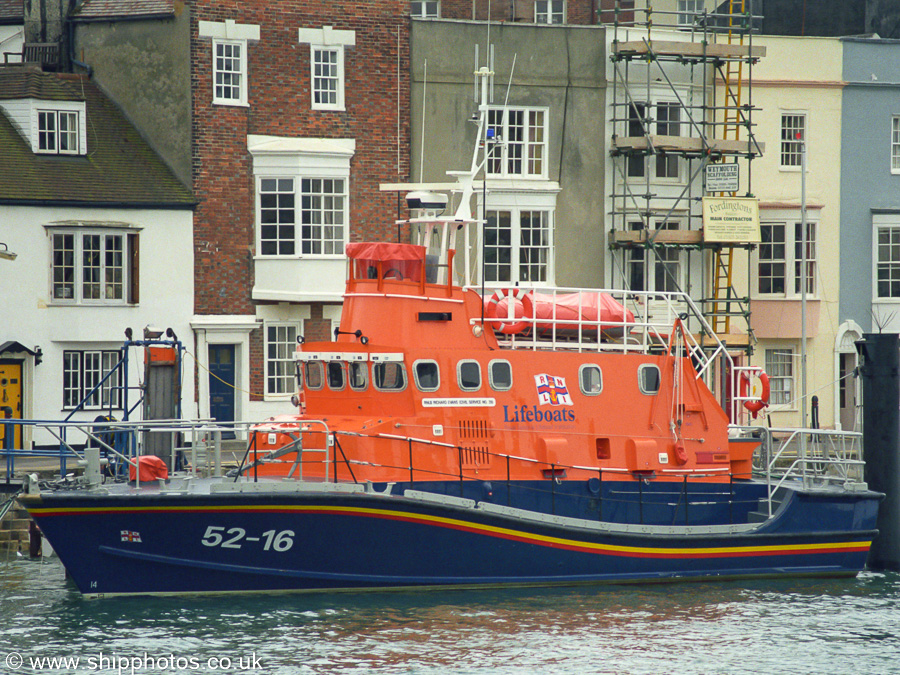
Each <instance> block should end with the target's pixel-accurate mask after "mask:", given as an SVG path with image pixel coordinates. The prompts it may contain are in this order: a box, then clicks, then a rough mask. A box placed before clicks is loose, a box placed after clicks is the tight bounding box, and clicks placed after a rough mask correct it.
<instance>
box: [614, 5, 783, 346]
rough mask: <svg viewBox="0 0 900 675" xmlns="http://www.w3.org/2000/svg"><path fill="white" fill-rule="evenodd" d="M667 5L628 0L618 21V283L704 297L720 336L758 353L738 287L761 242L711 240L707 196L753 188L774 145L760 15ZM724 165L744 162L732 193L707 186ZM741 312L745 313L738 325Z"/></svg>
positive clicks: (734, 175) (747, 8)
mask: <svg viewBox="0 0 900 675" xmlns="http://www.w3.org/2000/svg"><path fill="white" fill-rule="evenodd" d="M657 2H658V4H659V5H660V6H662V8H661V9H654V7H653V2H652V0H648V1H647V2H646V6H637V5H638V4H639V3H635V2H634V0H616V10H615V13H614V18H613V22H612V23H613V25H612V31H611V33H612V40H611V44H610V61H611V68H612V73H611V78H610V79H611V80H612V82H611V84H612V86H611V105H610V111H611V113H610V114H611V119H610V127H611V130H612V135H611V146H610V152H611V155H612V157H613V162H612V166H613V170H612V171H611V174H612V177H611V181H612V187H611V189H610V192H609V194H610V216H611V228H610V231H609V241H608V244H609V247H610V249H612V252H613V260H614V264H613V265H612V279H611V282H612V285H613V286H614V287H618V286H622V287H624V288H626V289H629V290H640V291H659V292H663V291H666V292H670V291H682V292H684V293H687V294H688V295H689V296H691V297H692V298H698V299H699V304H700V305H701V307H702V308H703V313H704V315H705V317H706V319H707V321H708V323H709V325H710V326H711V327H712V329H713V332H715V333H716V334H717V335H718V336H719V339H720V340H722V342H723V343H725V344H726V345H728V346H729V347H733V348H735V349H736V350H737V349H739V350H742V351H744V352H746V353H747V354H749V353H750V351H751V350H752V344H753V342H754V340H753V333H752V329H751V326H750V311H749V299H748V298H747V297H740V296H738V294H737V293H736V292H735V289H734V284H733V281H734V252H735V249H738V250H741V249H742V250H745V251H748V252H749V251H750V250H751V249H752V248H753V247H754V243H752V242H748V241H734V242H725V243H723V242H721V241H707V239H706V238H705V236H704V230H703V213H702V202H703V197H704V196H714V195H716V196H726V195H728V196H731V197H737V196H738V195H741V196H743V197H751V198H752V196H753V193H752V174H751V168H752V162H753V159H754V158H756V157H758V156H760V155H761V154H762V151H763V147H762V145H761V144H760V143H759V142H758V141H757V139H756V138H755V136H754V124H753V111H754V107H753V105H752V101H751V95H752V67H753V65H754V64H755V63H756V62H757V61H758V60H759V59H760V58H762V57H763V56H764V55H765V48H764V47H761V46H756V45H754V44H753V40H752V37H753V33H754V30H755V27H756V26H757V25H758V22H759V20H760V17H758V16H755V15H754V14H753V13H752V11H751V8H752V0H725V2H721V3H714V2H713V0H694V2H689V3H678V5H677V6H676V5H675V3H674V2H670V3H666V0H657ZM707 5H708V7H707ZM712 164H721V165H728V164H731V165H734V167H733V170H732V167H726V168H727V171H725V172H724V173H726V174H727V175H728V176H729V177H730V178H731V180H729V181H726V183H725V184H724V185H723V186H722V187H723V188H724V189H723V191H719V192H713V191H712V190H711V189H709V188H712V187H716V186H713V185H712V184H711V183H710V184H709V185H707V178H706V177H707V167H708V166H709V165H712ZM738 177H739V178H738ZM735 181H736V182H735ZM732 183H733V184H732ZM731 188H734V189H731ZM747 267H748V270H749V265H748V266H747ZM698 278H699V282H698ZM747 288H749V279H748V284H747ZM733 317H740V318H742V319H743V320H744V325H743V326H739V327H737V328H738V330H736V331H732V321H731V319H732V318H733ZM741 329H743V330H741Z"/></svg>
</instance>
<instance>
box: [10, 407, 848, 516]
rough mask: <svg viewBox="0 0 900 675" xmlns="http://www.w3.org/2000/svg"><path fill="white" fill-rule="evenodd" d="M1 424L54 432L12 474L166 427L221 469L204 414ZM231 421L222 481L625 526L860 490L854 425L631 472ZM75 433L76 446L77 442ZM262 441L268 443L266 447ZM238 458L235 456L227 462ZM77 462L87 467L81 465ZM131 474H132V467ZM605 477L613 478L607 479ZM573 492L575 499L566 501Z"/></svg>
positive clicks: (119, 456)
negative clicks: (532, 504) (364, 488)
mask: <svg viewBox="0 0 900 675" xmlns="http://www.w3.org/2000/svg"><path fill="white" fill-rule="evenodd" d="M4 424H6V425H7V427H6V430H5V431H6V435H5V438H10V437H11V436H12V431H13V430H12V427H13V426H14V425H20V424H21V425H33V426H35V427H37V428H41V429H44V430H45V431H47V432H48V433H52V434H53V435H55V436H57V438H59V439H60V445H59V450H58V451H55V450H54V451H47V450H45V451H25V450H14V449H9V448H6V449H3V450H2V451H0V454H3V455H5V456H6V459H7V477H9V476H11V475H12V473H13V464H12V463H13V462H14V460H15V459H16V458H17V457H24V456H28V455H31V456H52V457H59V458H60V460H61V470H62V471H61V473H62V475H63V476H67V473H66V467H65V460H69V461H72V460H82V461H85V460H86V455H87V454H89V453H87V452H86V451H85V449H84V448H85V446H93V447H94V448H95V450H94V453H98V452H99V451H102V452H103V453H104V454H105V455H106V457H107V459H108V460H109V461H110V463H111V464H115V465H116V470H115V471H113V472H112V475H110V479H113V480H118V481H123V480H128V479H129V467H134V466H135V465H136V463H137V462H138V461H139V460H138V456H139V455H141V454H142V452H143V448H142V447H141V445H142V442H144V441H146V439H147V438H148V437H150V436H151V435H154V434H168V435H169V436H170V438H171V439H172V455H171V456H170V457H169V458H168V460H169V463H170V467H171V468H172V469H173V470H174V469H180V471H181V473H182V474H183V475H185V474H186V475H189V476H191V477H201V476H222V472H223V470H224V469H226V468H227V467H224V466H223V461H222V456H221V455H222V450H221V445H222V440H221V435H222V433H223V432H224V431H225V430H231V427H221V426H217V425H215V424H211V423H210V420H192V421H174V420H170V421H147V422H109V423H104V424H102V425H98V424H97V423H90V422H67V423H60V422H47V421H38V420H15V421H10V422H4ZM239 426H241V427H242V429H241V431H243V430H246V431H247V432H248V438H249V439H250V440H249V442H248V443H247V444H246V445H245V446H244V447H245V450H244V451H243V452H242V453H238V455H237V456H236V457H235V462H234V463H233V464H232V466H234V465H235V464H236V465H237V467H238V468H237V469H231V471H230V472H229V474H228V476H229V477H230V478H225V480H233V481H234V482H238V481H243V482H247V481H251V482H255V481H258V480H260V478H263V477H264V476H265V475H268V476H269V477H272V476H273V475H274V476H277V477H281V478H283V479H285V480H287V481H289V482H297V483H301V482H307V483H357V484H358V483H372V482H379V483H398V482H399V483H403V484H408V485H410V486H413V485H415V486H421V485H423V484H431V485H430V487H432V488H435V487H436V486H439V487H436V489H440V490H443V491H444V492H445V493H446V494H447V495H448V496H458V497H463V498H476V499H478V498H479V495H482V494H483V492H484V491H485V490H491V491H492V492H494V493H496V495H497V499H495V502H494V503H500V504H502V503H503V501H506V502H507V505H513V506H516V505H517V504H521V503H523V502H526V503H527V502H528V501H529V500H532V501H540V500H543V503H544V506H545V507H548V508H546V510H547V511H548V512H549V513H550V514H553V515H561V516H566V515H571V514H572V513H573V512H576V511H578V509H581V511H580V512H579V513H582V512H584V511H585V509H587V510H589V511H590V512H591V514H593V515H592V517H595V518H597V519H599V520H603V521H606V520H608V518H607V516H605V515H604V513H606V514H607V515H608V514H609V513H610V512H611V511H612V512H616V511H617V510H618V512H619V513H621V512H622V510H625V511H628V512H629V513H630V516H629V517H630V518H632V519H633V521H634V522H635V523H637V524H659V523H657V522H654V520H653V516H652V515H648V514H652V513H653V512H654V509H656V510H657V512H658V511H659V509H664V508H669V509H670V510H669V511H668V513H669V516H668V517H669V518H670V519H671V517H672V513H673V512H674V514H675V516H674V517H675V519H676V521H677V522H674V523H667V524H678V525H682V524H683V525H695V524H705V523H702V522H700V520H702V518H703V516H698V515H697V514H703V513H704V511H706V512H707V513H708V511H709V509H710V508H717V509H719V510H720V514H721V513H724V510H725V509H727V510H728V514H729V516H728V519H727V521H730V522H731V523H732V524H735V525H737V524H739V523H745V524H746V523H747V515H748V513H750V512H751V511H753V510H754V509H755V508H756V509H758V511H761V512H763V513H764V514H765V513H767V515H768V516H771V515H772V513H773V512H774V510H775V509H776V508H777V501H776V495H777V494H778V493H779V492H780V491H782V488H784V487H785V486H787V485H789V484H790V485H791V486H795V485H796V484H797V483H800V484H801V485H802V486H803V487H804V488H807V489H815V488H825V487H829V486H831V487H834V486H843V487H844V488H847V489H850V490H860V489H864V487H865V484H864V483H863V482H862V477H863V461H862V458H861V449H860V445H861V434H859V433H855V432H841V431H833V430H825V429H767V428H763V427H749V428H738V427H735V428H733V430H732V432H733V434H734V435H738V434H741V435H747V434H751V435H753V437H754V438H756V439H758V440H759V441H760V447H759V449H758V450H757V452H756V454H755V455H754V460H753V469H752V472H749V473H735V472H734V471H733V470H732V469H731V467H721V468H697V469H691V468H687V467H682V468H665V469H662V470H660V471H658V472H641V471H634V470H631V469H629V468H627V467H624V466H622V467H615V466H602V467H600V466H596V465H593V466H590V465H586V466H581V465H576V464H566V463H561V462H549V461H543V460H540V459H537V458H534V457H523V456H517V455H514V454H507V453H495V452H490V451H489V450H487V448H481V447H479V448H473V447H466V446H464V445H455V444H452V443H446V442H441V441H438V440H432V439H426V438H417V437H414V436H408V435H402V434H385V433H364V432H351V431H337V430H333V429H331V428H329V426H328V424H327V423H325V422H323V421H317V420H291V419H279V420H267V421H264V422H260V423H255V424H249V423H245V424H241V425H239ZM273 434H274V438H273V437H272V435H273ZM76 438H80V439H81V440H82V442H83V443H84V445H82V446H80V447H79V446H78V444H77V443H76ZM261 438H265V439H266V443H265V445H263V444H262V443H261V442H259V441H260V439H261ZM188 439H190V442H188ZM273 441H276V443H275V444H276V445H278V447H272V445H273ZM359 442H364V443H367V444H369V443H380V444H384V443H387V444H388V445H387V446H386V447H387V448H388V449H391V446H393V445H394V444H396V445H398V446H399V449H400V451H397V450H398V448H397V447H394V450H393V452H387V453H385V454H384V455H382V456H393V457H395V458H398V459H400V458H402V459H401V460H400V461H399V462H397V463H396V465H386V464H375V463H373V462H370V461H366V460H365V459H363V458H362V457H364V456H365V455H361V454H360V453H359V452H357V451H356V450H357V448H354V447H353V445H356V444H357V443H359ZM258 448H259V451H257V449H258ZM426 450H427V452H426ZM435 451H437V452H435ZM442 453H443V456H442ZM366 454H368V453H366ZM379 454H381V453H379ZM241 455H242V459H240V460H239V461H238V459H239V458H240V457H241ZM395 461H396V460H395ZM85 463H86V464H88V465H89V462H87V461H85ZM273 463H280V467H279V469H277V470H276V471H274V474H273V472H272V471H271V467H266V465H268V464H273ZM264 467H265V468H264ZM136 473H137V477H138V481H139V475H140V474H139V472H136ZM68 477H71V474H68ZM68 477H67V479H66V482H67V484H69V479H68ZM751 478H757V479H762V480H764V482H765V486H766V489H765V490H764V491H763V490H760V491H759V493H758V494H757V495H755V496H754V497H753V498H752V499H747V493H746V492H742V491H741V490H736V489H735V487H736V486H738V485H745V484H747V483H748V481H749V479H751ZM611 481H612V482H614V483H615V486H610V485H609V483H610V482H611ZM585 482H586V483H585ZM585 484H586V485H587V488H588V492H589V494H581V495H580V496H579V495H574V494H573V493H572V489H573V487H572V486H576V487H577V489H580V490H581V492H584V486H585ZM454 486H456V487H454ZM579 486H580V487H579ZM623 486H624V487H623ZM137 487H140V482H137ZM585 500H586V501H585ZM760 500H761V501H760ZM576 501H577V502H578V504H579V506H578V507H577V508H576V507H574V506H567V505H566V503H567V502H570V503H574V502H576ZM758 501H759V502H760V503H759V504H758V505H757V502H758ZM764 502H767V504H765V503H764ZM665 505H667V507H666V506H665ZM594 511H596V513H594ZM657 515H658V513H657ZM580 517H583V513H582V515H581V516H580Z"/></svg>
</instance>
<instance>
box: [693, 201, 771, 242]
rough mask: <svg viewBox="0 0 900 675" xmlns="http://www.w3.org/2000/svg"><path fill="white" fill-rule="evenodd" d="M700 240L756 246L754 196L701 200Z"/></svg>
mask: <svg viewBox="0 0 900 675" xmlns="http://www.w3.org/2000/svg"><path fill="white" fill-rule="evenodd" d="M703 239H704V241H706V242H707V243H709V242H712V243H723V244H759V243H761V239H760V232H759V200H758V199H757V198H756V197H704V198H703Z"/></svg>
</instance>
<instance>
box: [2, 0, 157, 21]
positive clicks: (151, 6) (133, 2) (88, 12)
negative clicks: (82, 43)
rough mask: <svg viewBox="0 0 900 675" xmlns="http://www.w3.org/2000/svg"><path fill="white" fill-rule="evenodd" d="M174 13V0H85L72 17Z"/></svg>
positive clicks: (93, 17) (90, 17)
mask: <svg viewBox="0 0 900 675" xmlns="http://www.w3.org/2000/svg"><path fill="white" fill-rule="evenodd" d="M0 1H2V0H0ZM174 13H175V1H174V0H84V3H82V5H81V6H80V7H78V8H76V9H75V11H74V12H72V18H73V19H75V20H78V19H82V20H87V19H112V18H129V17H130V18H135V17H149V16H172V15H173V14H174Z"/></svg>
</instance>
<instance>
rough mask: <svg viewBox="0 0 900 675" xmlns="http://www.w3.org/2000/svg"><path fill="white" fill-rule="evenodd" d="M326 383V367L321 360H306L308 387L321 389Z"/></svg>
mask: <svg viewBox="0 0 900 675" xmlns="http://www.w3.org/2000/svg"><path fill="white" fill-rule="evenodd" d="M324 383H325V368H324V366H323V364H322V362H321V361H307V362H306V388H307V389H321V388H322V386H323V384H324Z"/></svg>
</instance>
